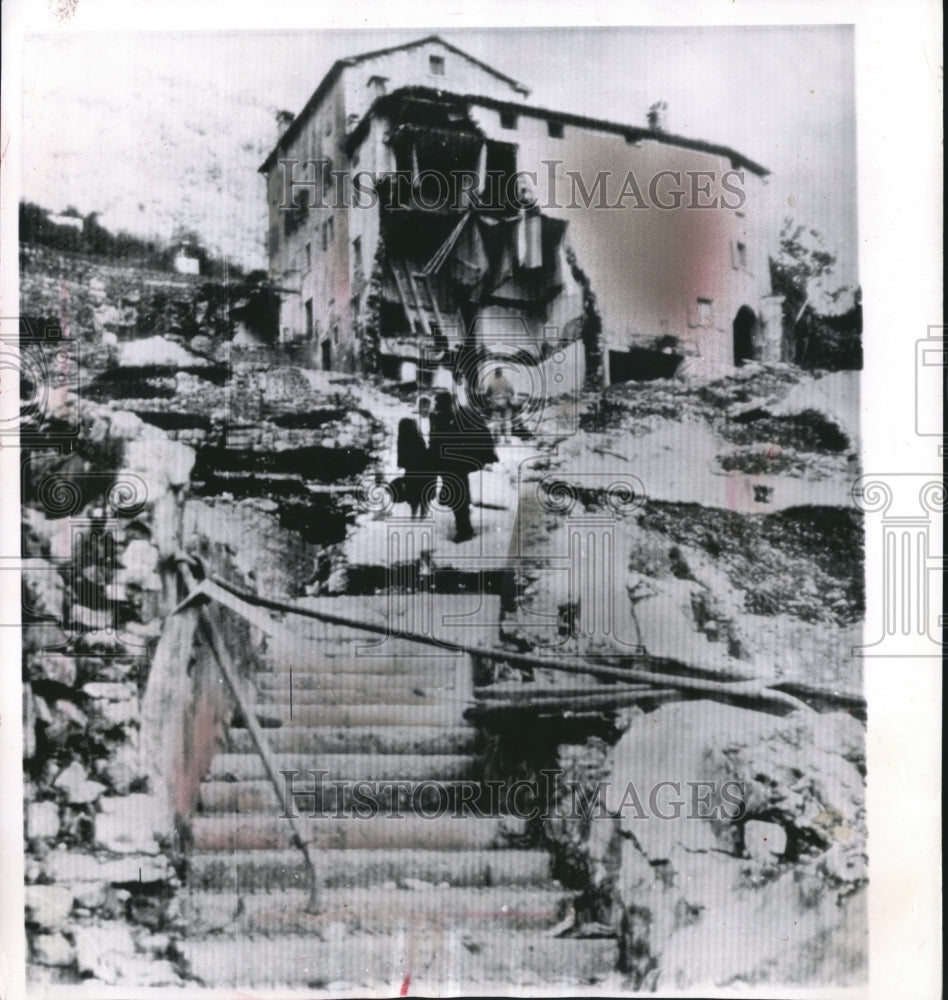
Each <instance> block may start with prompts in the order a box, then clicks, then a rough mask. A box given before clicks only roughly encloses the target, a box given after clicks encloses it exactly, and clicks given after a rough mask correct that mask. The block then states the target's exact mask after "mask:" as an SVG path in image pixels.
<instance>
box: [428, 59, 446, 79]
mask: <svg viewBox="0 0 948 1000" xmlns="http://www.w3.org/2000/svg"><path fill="white" fill-rule="evenodd" d="M428 72H429V73H431V75H432V76H444V56H428Z"/></svg>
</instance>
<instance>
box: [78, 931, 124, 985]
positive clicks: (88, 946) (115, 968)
mask: <svg viewBox="0 0 948 1000" xmlns="http://www.w3.org/2000/svg"><path fill="white" fill-rule="evenodd" d="M74 938H75V942H76V964H77V965H78V967H79V971H80V973H84V974H90V975H93V976H95V978H96V979H101V980H102V981H103V982H106V983H119V982H122V967H123V966H124V965H125V964H126V963H128V962H129V961H130V960H133V959H134V957H135V942H134V940H133V939H132V935H131V933H130V932H129V929H128V927H126V926H125V924H124V923H121V922H120V921H118V920H107V921H103V922H102V923H100V924H96V925H93V926H91V927H76V928H75V929H74Z"/></svg>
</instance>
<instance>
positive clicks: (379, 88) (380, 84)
mask: <svg viewBox="0 0 948 1000" xmlns="http://www.w3.org/2000/svg"><path fill="white" fill-rule="evenodd" d="M387 83H388V77H387V76H370V77H369V83H368V87H369V90H371V91H372V92H373V93H374V94H375V96H376V97H381V96H382V95H383V94H384V93H385V85H386V84H387Z"/></svg>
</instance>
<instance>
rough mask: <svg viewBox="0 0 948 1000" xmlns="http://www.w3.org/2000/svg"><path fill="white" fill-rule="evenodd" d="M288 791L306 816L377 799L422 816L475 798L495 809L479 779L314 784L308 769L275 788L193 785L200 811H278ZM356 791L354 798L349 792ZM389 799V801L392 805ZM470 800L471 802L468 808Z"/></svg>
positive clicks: (361, 810)
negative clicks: (340, 786)
mask: <svg viewBox="0 0 948 1000" xmlns="http://www.w3.org/2000/svg"><path fill="white" fill-rule="evenodd" d="M290 793H292V794H293V795H294V801H295V806H296V812H298V813H299V814H300V815H304V816H305V815H309V816H312V815H313V814H314V813H316V815H317V817H318V816H319V814H320V813H322V814H324V815H333V816H336V815H340V812H341V816H340V818H342V819H345V818H346V817H347V816H350V815H352V814H356V815H364V814H365V812H366V811H367V808H368V807H367V806H366V803H368V804H369V806H371V804H372V803H377V809H376V811H377V812H383V811H384V812H387V813H390V812H391V811H392V810H393V808H395V809H396V811H397V813H398V814H399V815H404V816H408V815H411V814H412V813H418V812H420V813H423V814H424V815H426V816H431V815H439V814H444V813H447V812H451V813H452V814H453V813H454V812H457V811H461V812H462V815H463V813H464V811H465V810H467V811H468V812H470V811H474V810H473V806H474V805H475V804H478V805H479V806H480V812H482V813H486V814H487V815H491V814H493V813H495V812H497V808H496V806H492V805H491V804H490V797H489V793H488V791H487V790H485V789H484V788H483V787H482V786H481V784H480V783H479V782H475V781H469V780H459V781H451V780H443V781H438V782H433V781H425V780H422V781H411V780H409V779H391V780H388V779H387V780H385V781H382V782H380V783H379V784H378V787H377V788H372V787H371V786H369V787H366V786H364V785H362V786H360V785H358V784H357V783H356V782H349V783H347V784H346V785H344V786H343V787H342V788H341V789H340V790H338V791H337V789H335V788H333V787H332V785H330V784H328V782H325V783H324V784H322V785H320V786H318V785H316V783H315V780H314V779H313V778H312V777H311V776H310V775H308V774H306V773H305V772H304V773H301V774H298V775H296V776H295V777H294V778H292V780H291V781H290V782H288V783H287V784H285V785H284V787H283V788H282V789H281V791H280V794H279V795H277V792H276V789H274V787H273V785H271V784H270V782H269V781H264V780H257V781H206V782H204V783H203V784H202V785H201V786H200V788H199V790H198V795H199V798H198V802H199V805H200V809H201V811H202V812H203V813H222V812H238V813H268V814H269V815H271V816H280V815H282V814H283V812H284V806H283V801H282V799H283V796H284V794H287V795H289V794H290ZM356 793H358V800H357V799H356V798H355V797H354V795H355V794H356ZM393 803H394V807H393ZM468 806H470V807H471V808H468Z"/></svg>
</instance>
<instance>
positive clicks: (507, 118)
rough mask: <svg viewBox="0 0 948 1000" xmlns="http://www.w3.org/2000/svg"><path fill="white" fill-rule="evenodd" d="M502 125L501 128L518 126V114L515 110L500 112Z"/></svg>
mask: <svg viewBox="0 0 948 1000" xmlns="http://www.w3.org/2000/svg"><path fill="white" fill-rule="evenodd" d="M500 127H501V128H516V127H517V114H516V112H514V111H501V113H500Z"/></svg>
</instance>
